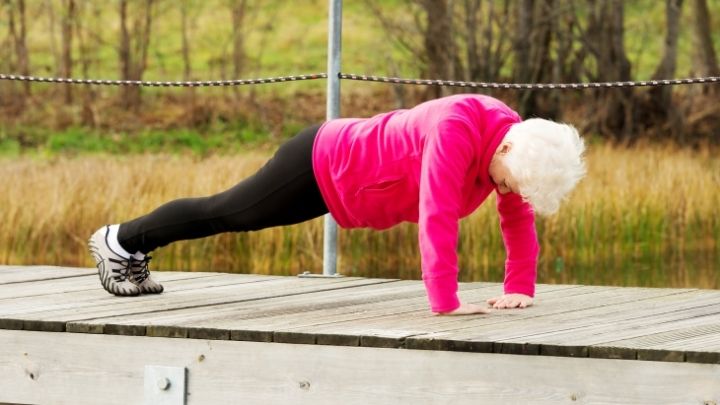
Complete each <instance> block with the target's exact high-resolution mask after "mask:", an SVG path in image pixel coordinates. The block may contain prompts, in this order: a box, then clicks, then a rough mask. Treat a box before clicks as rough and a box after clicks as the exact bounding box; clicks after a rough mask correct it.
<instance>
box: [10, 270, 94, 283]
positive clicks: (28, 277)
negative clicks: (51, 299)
mask: <svg viewBox="0 0 720 405" xmlns="http://www.w3.org/2000/svg"><path fill="white" fill-rule="evenodd" d="M93 274H97V269H89V268H75V267H55V266H0V285H3V284H14V283H23V282H28V281H37V280H54V279H59V278H66V277H86V276H91V275H93Z"/></svg>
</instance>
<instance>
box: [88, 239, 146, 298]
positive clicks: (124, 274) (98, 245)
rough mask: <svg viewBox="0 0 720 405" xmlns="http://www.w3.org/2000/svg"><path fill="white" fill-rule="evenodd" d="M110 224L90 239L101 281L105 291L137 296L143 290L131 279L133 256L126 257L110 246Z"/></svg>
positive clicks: (92, 253) (91, 250) (89, 242)
mask: <svg viewBox="0 0 720 405" xmlns="http://www.w3.org/2000/svg"><path fill="white" fill-rule="evenodd" d="M109 231H110V227H109V226H107V225H106V226H103V227H102V228H100V229H98V230H97V231H95V233H94V234H93V235H92V236H91V237H90V240H89V241H88V247H89V248H90V254H91V255H92V257H93V258H94V259H95V264H96V266H97V268H98V275H99V276H100V283H101V284H102V286H103V288H104V289H105V291H107V292H109V293H110V294H115V295H119V296H135V295H139V294H140V292H141V289H140V287H138V286H136V285H135V284H133V283H132V282H131V281H130V279H129V278H128V277H129V276H130V272H131V270H132V260H133V259H132V257H124V256H122V255H120V254H118V253H117V252H115V251H113V250H112V249H111V248H110V245H109V244H108V241H107V236H108V232H109Z"/></svg>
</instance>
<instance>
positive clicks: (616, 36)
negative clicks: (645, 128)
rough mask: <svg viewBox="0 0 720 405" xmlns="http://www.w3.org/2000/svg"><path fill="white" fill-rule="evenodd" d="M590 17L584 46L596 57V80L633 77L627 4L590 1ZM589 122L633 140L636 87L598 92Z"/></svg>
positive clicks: (612, 0) (599, 129)
mask: <svg viewBox="0 0 720 405" xmlns="http://www.w3.org/2000/svg"><path fill="white" fill-rule="evenodd" d="M587 6H588V16H587V24H586V27H587V28H586V29H585V31H584V33H583V34H582V36H581V40H582V44H583V47H584V48H585V49H586V51H587V52H588V54H589V55H590V56H591V57H592V58H593V59H594V65H595V70H594V72H591V71H588V72H587V73H588V74H589V77H588V78H589V79H590V80H592V81H627V80H630V79H631V75H630V61H629V60H628V57H627V53H626V52H625V45H624V38H625V29H624V19H625V9H624V7H625V5H624V3H623V1H622V0H587ZM588 107H589V108H588V110H587V122H589V124H590V125H589V126H590V127H592V128H593V129H594V130H595V131H597V132H599V133H603V134H607V135H610V136H612V137H615V138H623V139H629V137H630V134H631V133H632V131H633V123H634V118H633V92H632V89H623V88H621V89H603V90H598V91H596V92H595V97H594V101H593V103H591V104H590V105H589V106H588Z"/></svg>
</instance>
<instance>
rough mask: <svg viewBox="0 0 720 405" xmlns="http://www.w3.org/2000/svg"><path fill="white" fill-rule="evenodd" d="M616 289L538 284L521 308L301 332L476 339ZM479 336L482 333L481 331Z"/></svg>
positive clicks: (414, 315) (398, 339) (409, 316)
mask: <svg viewBox="0 0 720 405" xmlns="http://www.w3.org/2000/svg"><path fill="white" fill-rule="evenodd" d="M616 290H618V289H616V288H605V287H578V288H573V289H559V290H554V291H542V289H541V288H540V286H539V291H541V292H539V294H538V295H539V297H540V296H541V297H542V299H540V298H538V301H539V302H542V303H540V304H538V305H537V306H533V307H530V308H527V309H522V310H497V311H494V312H493V313H492V314H490V315H475V316H468V317H438V316H433V315H431V314H429V313H428V312H427V310H424V311H423V310H418V311H414V312H410V313H407V312H404V313H396V314H387V315H382V316H377V317H375V318H374V319H368V320H366V321H365V322H362V323H358V322H355V321H354V320H350V321H346V322H335V323H332V324H326V325H319V326H317V327H315V326H312V327H309V328H305V329H304V332H306V333H339V334H358V335H361V336H363V337H365V338H366V339H365V341H364V342H366V343H367V344H370V342H382V339H380V340H378V339H379V338H383V337H386V338H390V339H391V340H394V341H395V343H394V344H396V345H401V346H405V347H407V344H408V343H409V342H412V344H413V345H414V346H413V347H414V348H422V343H421V342H420V341H419V340H421V339H425V340H427V341H432V344H433V345H435V344H436V343H437V340H438V339H439V338H444V339H445V341H449V340H455V341H458V340H464V339H456V338H453V336H455V335H458V334H465V335H467V336H469V337H471V338H475V339H469V340H472V341H477V340H478V339H477V337H478V332H477V330H478V328H484V329H483V330H487V331H491V332H492V331H495V330H497V329H502V330H505V329H507V328H512V327H513V324H512V323H514V325H517V326H521V325H523V324H524V322H526V321H527V319H531V318H537V317H540V316H542V315H547V314H549V313H560V312H566V311H569V310H571V309H572V308H585V307H586V306H587V304H586V303H587V301H588V298H587V297H588V296H590V295H592V296H595V297H597V298H599V299H598V302H603V300H602V298H604V297H609V296H612V297H615V296H617V295H618V291H616ZM469 298H470V297H465V299H466V300H469ZM598 305H599V304H598ZM425 335H427V336H425ZM480 336H481V337H482V333H481V334H480ZM484 341H489V342H492V340H491V339H485V340H484ZM452 344H454V343H452Z"/></svg>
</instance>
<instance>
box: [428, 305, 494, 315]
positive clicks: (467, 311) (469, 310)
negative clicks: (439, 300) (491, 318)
mask: <svg viewBox="0 0 720 405" xmlns="http://www.w3.org/2000/svg"><path fill="white" fill-rule="evenodd" d="M490 312H491V311H490V308H487V307H485V306H484V305H477V304H460V306H459V307H457V308H456V309H455V310H453V311H450V312H436V313H435V315H473V314H489V313H490Z"/></svg>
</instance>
